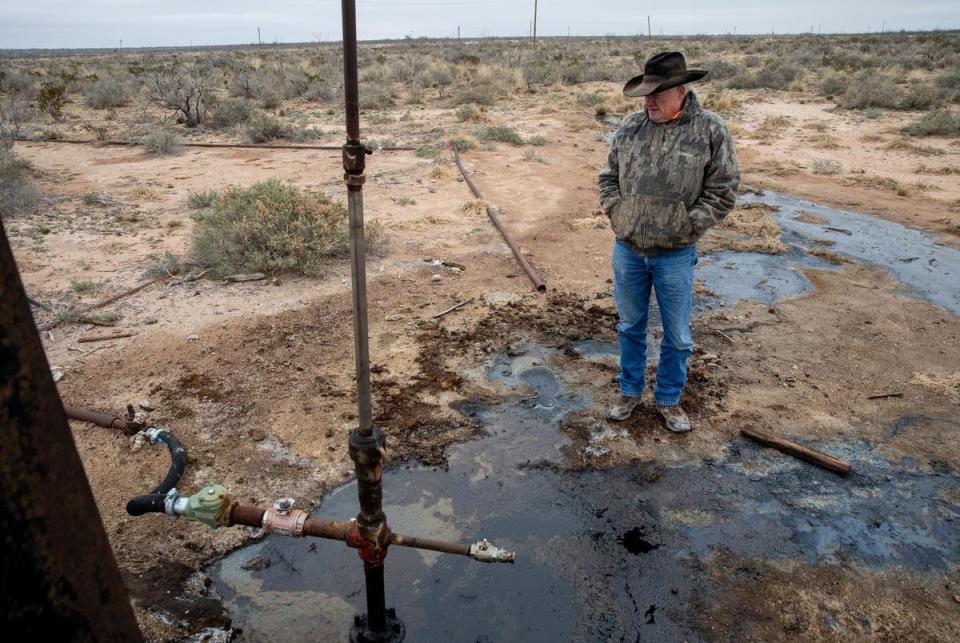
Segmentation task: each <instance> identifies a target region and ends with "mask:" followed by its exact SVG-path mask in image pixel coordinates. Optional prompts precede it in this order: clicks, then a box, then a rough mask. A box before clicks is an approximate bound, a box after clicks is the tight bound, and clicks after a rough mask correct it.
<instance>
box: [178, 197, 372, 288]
mask: <svg viewBox="0 0 960 643" xmlns="http://www.w3.org/2000/svg"><path fill="white" fill-rule="evenodd" d="M197 219H198V220H197V225H196V226H195V228H194V233H193V257H194V258H195V259H196V260H197V261H198V262H200V263H201V264H204V265H206V266H208V267H210V268H212V270H211V275H212V276H213V277H215V278H222V277H225V276H227V275H230V274H234V273H245V272H264V273H268V274H276V273H295V274H301V275H305V276H311V277H317V276H321V275H322V274H323V273H324V269H325V267H326V266H327V265H328V264H329V263H330V262H331V261H332V260H335V259H343V258H346V257H349V255H350V244H349V230H348V227H347V213H346V209H345V208H344V207H343V206H342V205H341V204H339V203H337V202H335V201H332V200H330V199H329V198H328V197H327V196H325V195H323V194H316V193H308V192H303V191H301V190H300V189H299V188H297V187H296V186H294V185H290V184H285V183H281V182H280V181H278V180H276V179H273V180H269V181H262V182H260V183H256V184H254V185H253V186H251V187H249V188H229V189H227V190H225V191H224V192H223V193H222V194H221V195H220V198H219V199H217V201H216V203H215V204H214V206H213V207H212V208H211V209H210V210H208V211H207V212H205V213H204V214H202V215H200V216H198V217H197ZM365 235H366V240H367V249H368V252H370V253H371V254H376V253H379V252H382V250H383V249H384V247H385V242H384V237H383V233H382V231H381V229H380V227H379V226H377V225H375V224H370V223H368V224H367V225H366V229H365Z"/></svg>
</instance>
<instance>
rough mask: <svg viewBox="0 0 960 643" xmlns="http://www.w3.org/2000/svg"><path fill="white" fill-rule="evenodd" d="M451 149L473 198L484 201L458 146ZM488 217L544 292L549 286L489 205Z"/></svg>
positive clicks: (534, 282) (535, 283) (533, 280)
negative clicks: (461, 157) (463, 161)
mask: <svg viewBox="0 0 960 643" xmlns="http://www.w3.org/2000/svg"><path fill="white" fill-rule="evenodd" d="M450 149H452V150H453V160H454V161H456V163H457V168H459V170H460V175H461V176H463V180H464V181H466V182H467V185H468V186H470V191H471V192H473V196H475V197H476V198H478V199H483V195H482V194H480V190H479V189H477V185H476V184H475V183H474V182H473V179H471V178H470V175H469V174H468V173H467V170H466V169H465V168H464V167H463V163H462V162H461V161H460V153H459V152H458V151H457V146H456V144H454V143H451V144H450ZM486 209H487V216H488V217H490V221H492V222H493V225H494V226H495V227H496V228H497V230H499V231H500V236H502V237H503V240H504V241H506V242H507V245H508V246H510V250H511V251H512V252H513V256H514V257H516V258H517V262H518V263H519V264H520V267H521V268H523V271H524V272H525V273H527V276H528V277H530V281H532V282H533V287H534V288H536V289H537V291H538V292H543V291H544V290H546V289H547V285H546V284H545V283H543V280H542V279H541V278H540V275H538V274H537V271H536V270H534V269H533V266H531V265H530V262H529V261H527V258H526V257H524V256H523V254H522V253H521V252H520V249H519V248H518V247H517V244H515V243H514V242H513V239H512V238H511V237H510V234H509V233H508V232H507V230H506V228H504V227H503V224H502V223H500V217H498V216H497V213H496V212H494V211H493V208H491V207H490V206H489V205H488V206H486Z"/></svg>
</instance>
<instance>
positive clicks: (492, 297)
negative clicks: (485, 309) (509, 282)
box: [481, 290, 521, 306]
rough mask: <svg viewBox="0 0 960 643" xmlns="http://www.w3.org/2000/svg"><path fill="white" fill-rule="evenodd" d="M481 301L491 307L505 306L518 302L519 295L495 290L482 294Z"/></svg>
mask: <svg viewBox="0 0 960 643" xmlns="http://www.w3.org/2000/svg"><path fill="white" fill-rule="evenodd" d="M481 299H483V301H484V302H485V303H487V304H489V305H491V306H505V305H507V304H512V303H515V302H518V301H520V299H521V297H520V295H518V294H516V293H512V292H506V291H502V290H496V291H491V292H485V293H483V296H482V297H481Z"/></svg>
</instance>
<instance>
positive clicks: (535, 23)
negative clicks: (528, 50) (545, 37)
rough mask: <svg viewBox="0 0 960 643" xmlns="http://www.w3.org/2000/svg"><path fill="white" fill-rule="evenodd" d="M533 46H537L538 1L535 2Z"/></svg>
mask: <svg viewBox="0 0 960 643" xmlns="http://www.w3.org/2000/svg"><path fill="white" fill-rule="evenodd" d="M533 46H534V48H536V46H537V0H533Z"/></svg>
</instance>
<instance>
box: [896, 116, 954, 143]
mask: <svg viewBox="0 0 960 643" xmlns="http://www.w3.org/2000/svg"><path fill="white" fill-rule="evenodd" d="M902 131H903V132H904V133H905V134H910V135H911V136H949V137H957V136H960V114H954V113H952V112H950V111H947V110H945V109H944V110H939V111H936V112H930V113H929V114H924V115H923V116H921V117H920V118H919V119H918V120H916V121H914V122H913V123H910V124H909V125H907V126H906V127H904V128H903V130H902Z"/></svg>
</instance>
